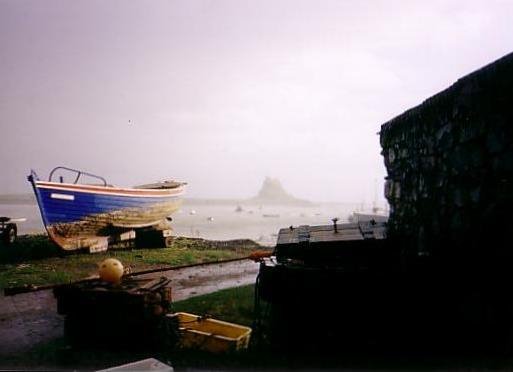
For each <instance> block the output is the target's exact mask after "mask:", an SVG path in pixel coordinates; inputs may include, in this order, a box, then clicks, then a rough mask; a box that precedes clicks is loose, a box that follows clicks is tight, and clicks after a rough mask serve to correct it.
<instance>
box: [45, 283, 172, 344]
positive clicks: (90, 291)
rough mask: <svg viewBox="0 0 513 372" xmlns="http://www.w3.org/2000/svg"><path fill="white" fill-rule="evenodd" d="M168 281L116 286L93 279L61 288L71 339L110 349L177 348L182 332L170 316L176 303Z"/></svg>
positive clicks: (60, 310) (59, 304)
mask: <svg viewBox="0 0 513 372" xmlns="http://www.w3.org/2000/svg"><path fill="white" fill-rule="evenodd" d="M169 282H170V281H169V279H166V278H160V279H139V278H131V277H128V278H125V279H124V280H123V282H122V283H121V284H117V285H116V284H110V283H107V282H104V281H101V280H92V281H84V282H80V283H74V284H69V285H63V286H59V287H56V288H55V289H54V295H55V297H56V299H57V311H58V313H59V314H61V315H65V319H64V333H65V336H66V338H67V339H68V341H69V342H70V343H71V344H83V345H94V346H101V347H111V348H125V349H126V348H130V347H132V346H133V347H134V348H141V347H151V348H160V347H162V348H169V347H172V346H173V345H174V343H175V342H176V339H177V335H178V327H177V324H174V323H173V319H171V318H168V317H166V316H165V315H166V314H167V313H168V312H169V310H170V306H171V300H172V299H171V287H169Z"/></svg>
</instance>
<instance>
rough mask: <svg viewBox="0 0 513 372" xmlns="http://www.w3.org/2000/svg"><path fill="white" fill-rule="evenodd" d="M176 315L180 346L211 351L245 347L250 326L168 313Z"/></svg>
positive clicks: (249, 334) (218, 351)
mask: <svg viewBox="0 0 513 372" xmlns="http://www.w3.org/2000/svg"><path fill="white" fill-rule="evenodd" d="M167 316H170V317H178V323H179V327H180V334H181V338H180V346H181V347H184V348H195V349H201V350H207V351H210V352H213V353H221V352H227V351H235V350H242V349H246V348H247V347H248V344H249V338H250V337H251V328H249V327H244V326H241V325H238V324H234V323H228V322H223V321H221V320H216V319H211V318H202V317H200V316H198V315H194V314H189V313H175V314H168V315H167Z"/></svg>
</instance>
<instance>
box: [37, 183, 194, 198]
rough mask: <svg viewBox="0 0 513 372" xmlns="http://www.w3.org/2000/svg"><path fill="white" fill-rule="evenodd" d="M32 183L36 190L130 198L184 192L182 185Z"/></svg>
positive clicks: (171, 194)
mask: <svg viewBox="0 0 513 372" xmlns="http://www.w3.org/2000/svg"><path fill="white" fill-rule="evenodd" d="M34 183H35V186H36V187H37V188H41V189H51V190H59V191H69V192H83V193H92V194H104V195H119V196H131V197H170V196H180V195H181V194H183V192H184V187H183V185H179V186H177V187H175V188H172V189H137V188H125V187H116V186H95V185H83V184H72V183H60V182H48V181H34Z"/></svg>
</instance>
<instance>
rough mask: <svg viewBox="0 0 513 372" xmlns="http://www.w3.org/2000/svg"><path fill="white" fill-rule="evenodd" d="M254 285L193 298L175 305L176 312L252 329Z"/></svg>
mask: <svg viewBox="0 0 513 372" xmlns="http://www.w3.org/2000/svg"><path fill="white" fill-rule="evenodd" d="M254 291H255V286H254V285H247V286H243V287H236V288H229V289H224V290H221V291H219V292H215V293H210V294H207V295H203V296H198V297H192V298H189V299H187V300H183V301H178V302H175V303H174V304H173V311H174V312H186V313H193V314H196V315H207V314H208V315H211V316H212V317H213V318H215V319H218V320H224V321H226V322H231V323H237V324H242V325H245V326H249V327H251V325H252V323H253V315H254V314H253V299H254Z"/></svg>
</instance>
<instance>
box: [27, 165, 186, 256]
mask: <svg viewBox="0 0 513 372" xmlns="http://www.w3.org/2000/svg"><path fill="white" fill-rule="evenodd" d="M57 171H59V172H62V171H66V172H70V173H71V174H73V175H74V177H75V179H74V181H73V182H72V183H65V182H64V181H63V178H62V176H61V177H60V180H59V182H55V181H53V175H54V174H55V173H56V172H57ZM82 176H87V177H90V178H94V179H95V180H96V181H100V183H99V184H79V183H78V181H79V179H80V178H81V177H82ZM28 180H29V182H30V183H31V184H32V187H33V189H34V193H35V195H36V200H37V204H38V206H39V209H40V212H41V217H42V219H43V224H44V225H45V228H46V230H47V231H48V235H49V236H50V238H51V239H52V240H53V241H54V242H55V243H56V244H57V245H58V246H59V247H61V248H62V249H64V250H76V249H81V248H89V250H90V251H100V250H105V249H107V245H108V243H109V241H110V240H112V238H113V236H114V235H116V236H117V237H119V236H120V235H122V234H123V233H124V232H125V233H126V232H133V231H137V230H138V229H148V228H150V229H151V228H155V229H161V230H162V229H163V228H165V227H166V226H168V225H167V221H166V218H167V217H168V216H169V215H170V214H172V213H173V212H175V211H176V210H177V209H178V208H179V207H180V204H181V199H180V196H181V195H182V194H183V192H184V185H185V183H181V182H175V181H165V182H159V183H154V184H148V185H142V186H138V187H136V188H121V187H114V186H112V185H108V184H107V181H106V180H105V179H104V178H103V177H100V176H96V175H94V174H91V173H87V172H83V171H80V170H76V169H72V168H67V167H57V168H54V169H53V170H52V171H51V172H50V176H49V178H48V181H41V180H40V179H39V177H38V176H37V174H36V172H34V171H33V170H32V171H31V174H30V175H29V176H28Z"/></svg>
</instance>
